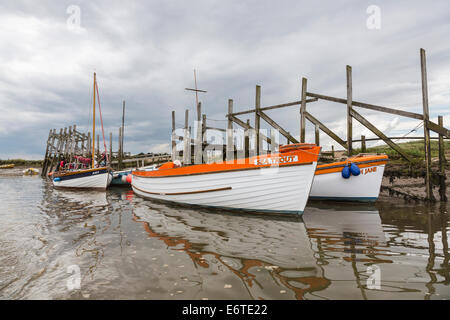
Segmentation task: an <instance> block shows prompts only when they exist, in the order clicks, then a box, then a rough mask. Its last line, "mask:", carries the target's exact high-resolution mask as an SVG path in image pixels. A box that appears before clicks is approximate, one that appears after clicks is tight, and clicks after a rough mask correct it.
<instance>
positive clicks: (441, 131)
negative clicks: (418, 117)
mask: <svg viewBox="0 0 450 320" xmlns="http://www.w3.org/2000/svg"><path fill="white" fill-rule="evenodd" d="M426 123H427V127H428V129H430V130H432V131H434V132H436V133H438V134H440V135H443V136H444V137H447V138H450V130H448V129H446V128H445V127H444V126H440V125H439V124H436V123H434V122H432V121H430V120H426Z"/></svg>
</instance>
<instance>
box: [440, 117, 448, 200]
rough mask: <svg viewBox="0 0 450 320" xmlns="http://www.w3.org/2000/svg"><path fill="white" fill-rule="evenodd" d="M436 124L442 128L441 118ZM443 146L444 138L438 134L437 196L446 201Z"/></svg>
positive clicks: (442, 121) (442, 120)
mask: <svg viewBox="0 0 450 320" xmlns="http://www.w3.org/2000/svg"><path fill="white" fill-rule="evenodd" d="M438 124H439V125H440V126H441V127H444V119H443V117H442V116H439V117H438ZM445 161H446V160H445V144H444V136H443V135H442V134H439V196H440V198H441V201H447V200H448V199H447V194H446V189H447V186H446V184H445V178H446V177H445Z"/></svg>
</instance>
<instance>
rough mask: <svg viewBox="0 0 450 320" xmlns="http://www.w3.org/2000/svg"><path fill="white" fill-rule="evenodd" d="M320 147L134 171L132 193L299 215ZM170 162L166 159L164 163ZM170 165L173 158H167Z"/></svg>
mask: <svg viewBox="0 0 450 320" xmlns="http://www.w3.org/2000/svg"><path fill="white" fill-rule="evenodd" d="M319 153H320V147H318V146H316V145H311V144H294V145H287V146H284V147H280V152H279V153H274V154H268V155H260V156H255V157H250V158H246V159H239V160H234V161H225V162H221V163H213V164H198V165H192V166H181V167H175V168H166V167H167V166H165V165H163V166H162V167H160V168H159V169H158V170H155V171H133V173H132V182H131V184H132V187H133V191H134V193H135V194H137V195H139V196H141V197H144V198H150V199H157V200H163V201H169V202H175V203H179V204H186V205H198V206H206V207H215V208H224V209H236V210H245V211H257V212H273V213H294V214H302V213H303V210H304V208H305V206H306V203H307V201H308V196H309V193H310V190H311V186H312V182H313V178H314V172H315V170H316V166H317V159H318V156H319ZM168 164H170V163H168ZM172 164H173V163H172Z"/></svg>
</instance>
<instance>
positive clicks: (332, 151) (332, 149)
mask: <svg viewBox="0 0 450 320" xmlns="http://www.w3.org/2000/svg"><path fill="white" fill-rule="evenodd" d="M331 156H332V157H333V159H334V145H331Z"/></svg>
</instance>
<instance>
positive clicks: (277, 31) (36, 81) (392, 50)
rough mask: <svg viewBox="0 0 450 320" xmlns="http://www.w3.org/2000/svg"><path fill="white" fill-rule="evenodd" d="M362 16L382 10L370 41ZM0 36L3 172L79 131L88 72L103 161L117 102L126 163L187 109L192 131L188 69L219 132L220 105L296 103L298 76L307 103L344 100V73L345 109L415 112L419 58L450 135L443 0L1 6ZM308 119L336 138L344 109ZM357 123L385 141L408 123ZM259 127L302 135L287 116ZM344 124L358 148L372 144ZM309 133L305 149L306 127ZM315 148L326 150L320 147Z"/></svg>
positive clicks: (449, 45) (433, 105) (319, 108)
mask: <svg viewBox="0 0 450 320" xmlns="http://www.w3.org/2000/svg"><path fill="white" fill-rule="evenodd" d="M370 5H376V6H378V8H379V9H380V20H379V21H380V24H379V26H380V28H379V29H373V28H372V29H370V28H368V25H367V21H368V19H369V22H372V24H369V25H371V26H373V20H372V19H371V13H372V11H371V13H367V8H368V7H369V6H370ZM77 8H79V13H80V15H79V19H77V15H76V12H77V10H78V9H77ZM78 22H79V25H78V24H77V23H78ZM0 37H1V38H0V67H1V70H2V72H1V73H0V159H6V158H16V157H21V158H28V159H39V158H42V157H43V154H44V152H45V143H46V139H47V136H48V131H49V129H51V128H61V127H68V126H69V125H72V124H77V126H78V127H79V128H80V129H81V130H82V131H87V130H89V125H90V117H91V115H92V113H91V99H92V75H93V72H96V73H97V78H98V85H99V90H100V98H101V104H102V109H103V110H102V111H103V118H104V119H103V120H104V125H105V132H106V133H107V135H108V136H109V132H113V136H114V149H116V145H117V143H116V141H115V140H116V139H117V132H118V128H119V126H120V121H121V111H122V100H126V104H127V110H126V128H125V133H126V137H125V149H126V151H130V152H132V153H139V152H149V151H165V150H167V151H168V145H169V141H170V130H171V129H170V126H171V111H172V110H175V111H176V123H177V126H178V127H181V126H182V125H183V123H184V110H185V109H189V110H190V112H191V113H190V115H191V120H192V116H193V113H194V106H195V97H194V95H193V93H192V92H187V91H185V90H184V88H186V87H192V86H193V85H194V84H193V82H194V81H193V69H194V68H195V69H196V70H197V77H198V86H199V88H201V89H204V90H207V91H208V92H207V93H206V94H201V96H200V100H201V101H202V104H203V110H204V112H205V113H206V114H207V117H208V119H211V120H209V123H208V125H211V126H217V127H222V128H224V127H225V126H226V122H224V121H223V120H225V113H226V111H227V100H228V99H229V98H232V99H234V106H235V110H236V111H242V110H246V109H249V108H251V107H252V106H254V99H255V85H256V84H258V85H261V86H262V102H261V103H262V106H268V105H272V104H279V103H286V102H291V101H295V100H299V99H300V91H301V77H307V78H308V90H309V91H311V92H317V93H322V94H325V95H334V96H337V97H342V98H345V96H346V80H345V66H346V65H347V64H348V65H351V66H352V68H353V95H354V100H358V101H363V102H368V103H372V104H378V105H384V106H388V107H395V108H401V109H404V110H408V111H412V112H419V113H420V112H421V110H422V104H421V101H422V100H421V99H422V98H421V82H420V81H421V80H420V56H419V50H420V48H424V49H425V50H426V52H427V63H428V64H427V67H428V81H429V99H430V111H431V117H432V118H433V120H434V121H437V120H436V119H437V116H438V115H444V122H445V123H446V124H447V127H449V126H450V3H449V2H448V1H432V2H429V1H428V2H424V1H370V2H369V1H361V0H355V1H350V0H348V1H320V3H319V1H298V0H291V1H261V0H258V1H212V0H209V1H162V0H161V1H155V0H151V1H74V0H70V1H35V0H33V1H31V0H30V1H18V0H14V1H12V0H5V1H2V2H1V4H0ZM308 110H309V111H310V112H311V113H312V114H313V115H314V116H316V117H317V118H319V119H320V120H321V121H322V122H324V123H325V124H326V125H327V126H329V127H330V128H331V129H333V130H335V131H336V132H337V133H338V134H339V135H340V136H341V137H342V138H343V139H344V140H345V139H346V137H345V132H346V129H345V122H346V119H345V114H346V107H345V105H342V104H334V103H330V102H315V103H311V104H309V105H308ZM358 111H359V112H360V113H361V114H363V115H365V116H366V117H367V118H368V119H369V120H370V121H372V122H373V123H375V124H376V125H377V126H378V127H379V128H381V129H382V130H384V131H385V132H386V133H388V135H390V136H398V135H404V134H405V133H407V132H408V131H409V130H411V129H413V128H414V127H415V126H416V125H417V124H418V123H419V121H418V120H412V119H406V118H400V117H395V116H391V115H387V114H386V115H385V114H380V113H374V112H370V111H369V110H364V109H359V110H358ZM268 114H269V115H270V116H272V117H273V118H274V119H275V120H276V121H277V122H279V123H280V124H282V125H283V127H285V128H286V129H287V130H289V131H290V132H291V133H292V134H293V135H294V136H298V135H299V108H298V107H289V108H285V109H279V110H277V111H270V112H268ZM251 118H252V119H251V121H252V123H253V120H254V119H253V117H251ZM242 119H243V120H246V117H242ZM215 120H222V121H215ZM354 123H355V126H354V134H355V136H357V137H359V135H361V134H365V135H366V137H372V136H373V135H372V134H371V133H370V132H368V131H367V130H365V129H364V128H363V127H361V126H360V125H359V124H357V123H356V121H354ZM307 132H308V134H307V139H308V140H309V141H313V140H314V135H313V127H312V126H308V127H307ZM420 134H423V131H422V132H421V131H419V132H417V133H412V134H411V135H420ZM321 142H322V143H323V144H324V146H325V149H327V148H329V147H330V146H331V144H335V145H337V144H336V143H333V142H332V141H331V140H330V139H327V138H326V137H325V135H324V134H323V135H322V136H321Z"/></svg>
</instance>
